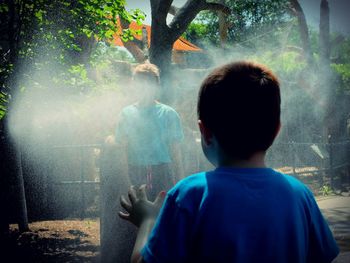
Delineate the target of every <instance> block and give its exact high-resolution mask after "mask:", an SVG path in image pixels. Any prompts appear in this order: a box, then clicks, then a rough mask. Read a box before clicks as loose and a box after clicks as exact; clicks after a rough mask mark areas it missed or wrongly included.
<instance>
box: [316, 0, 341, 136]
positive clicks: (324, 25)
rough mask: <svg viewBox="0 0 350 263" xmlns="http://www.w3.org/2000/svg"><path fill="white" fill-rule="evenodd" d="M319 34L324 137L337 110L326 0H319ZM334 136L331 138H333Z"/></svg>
mask: <svg viewBox="0 0 350 263" xmlns="http://www.w3.org/2000/svg"><path fill="white" fill-rule="evenodd" d="M319 30H320V35H319V53H320V68H319V73H320V76H319V80H320V85H319V86H320V92H321V94H323V100H324V105H325V109H324V120H323V122H324V125H323V127H324V131H323V134H324V137H325V138H327V137H328V136H333V134H334V133H335V130H334V129H335V127H336V124H335V122H336V120H337V111H336V109H335V102H336V101H335V100H336V91H335V89H334V87H332V86H331V83H330V82H331V68H330V34H329V5H328V1H327V0H321V4H320V28H319ZM334 139H336V138H333V140H334Z"/></svg>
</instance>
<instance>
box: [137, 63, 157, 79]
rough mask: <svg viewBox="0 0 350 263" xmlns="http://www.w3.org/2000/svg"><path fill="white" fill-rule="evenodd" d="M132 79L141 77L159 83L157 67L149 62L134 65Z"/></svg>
mask: <svg viewBox="0 0 350 263" xmlns="http://www.w3.org/2000/svg"><path fill="white" fill-rule="evenodd" d="M133 77H134V79H136V78H138V77H140V78H143V79H149V80H151V81H155V82H156V83H158V84H159V69H158V67H157V66H156V65H154V64H151V63H147V62H146V63H143V64H139V65H137V66H136V67H135V69H134V72H133Z"/></svg>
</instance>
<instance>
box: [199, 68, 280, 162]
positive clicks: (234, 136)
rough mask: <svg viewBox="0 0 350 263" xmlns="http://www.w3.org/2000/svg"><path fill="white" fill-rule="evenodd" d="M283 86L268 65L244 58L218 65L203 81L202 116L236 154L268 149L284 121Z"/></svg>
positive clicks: (243, 155) (242, 156) (240, 156)
mask: <svg viewBox="0 0 350 263" xmlns="http://www.w3.org/2000/svg"><path fill="white" fill-rule="evenodd" d="M280 104H281V97H280V89H279V81H278V79H277V77H276V76H275V75H274V74H273V73H272V72H271V70H269V69H268V68H267V67H266V66H264V65H260V64H257V63H254V62H246V61H240V62H235V63H230V64H226V65H224V66H221V67H219V68H216V69H215V70H214V71H213V72H212V73H210V74H209V75H208V76H207V77H206V78H205V80H204V81H203V83H202V85H201V87H200V90H199V95H198V106H197V111H198V117H199V119H200V120H201V121H202V122H203V123H204V125H205V126H206V127H208V128H209V129H210V130H211V131H212V132H213V134H214V135H215V137H216V138H217V140H218V143H219V144H220V146H221V147H222V149H223V151H224V152H225V153H226V154H228V155H229V156H231V157H233V158H238V159H248V158H249V157H251V156H252V154H254V153H255V152H257V151H266V150H267V149H268V148H269V147H270V146H271V144H272V143H273V141H274V138H275V136H276V133H277V131H278V128H279V124H280V111H281V110H280Z"/></svg>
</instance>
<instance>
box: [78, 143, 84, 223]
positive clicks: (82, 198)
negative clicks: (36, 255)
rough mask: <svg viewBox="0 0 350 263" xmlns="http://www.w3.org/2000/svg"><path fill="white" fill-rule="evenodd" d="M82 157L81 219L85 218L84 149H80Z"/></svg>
mask: <svg viewBox="0 0 350 263" xmlns="http://www.w3.org/2000/svg"><path fill="white" fill-rule="evenodd" d="M79 155H80V195H81V206H80V219H81V220H83V219H84V218H85V187H84V165H85V158H84V153H83V147H79Z"/></svg>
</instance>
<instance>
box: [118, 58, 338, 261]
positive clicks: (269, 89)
mask: <svg viewBox="0 0 350 263" xmlns="http://www.w3.org/2000/svg"><path fill="white" fill-rule="evenodd" d="M198 118H199V120H198V124H199V129H200V132H201V135H202V149H203V152H204V154H205V156H206V158H207V159H208V160H209V161H210V162H211V163H212V164H213V165H214V166H215V167H216V169H215V170H213V171H209V172H202V173H198V174H194V175H191V176H189V177H187V178H185V179H183V180H181V181H180V182H178V183H177V184H176V185H175V187H173V188H172V189H171V190H170V191H169V192H168V193H167V194H165V192H160V193H159V195H158V196H157V198H156V200H155V201H154V202H150V201H148V199H147V196H146V192H145V186H142V187H140V188H135V187H131V188H130V190H129V193H128V197H129V201H127V200H126V198H125V197H122V198H121V205H122V207H123V208H124V209H125V210H126V212H119V215H120V216H121V217H122V218H124V219H126V220H129V221H130V222H132V223H134V224H135V225H136V226H138V227H139V229H138V237H137V240H136V243H135V247H134V251H133V255H132V258H131V261H132V262H147V263H151V262H161V263H168V262H174V263H175V262H176V263H180V262H201V263H203V262H208V263H214V262H269V263H271V262H276V263H277V262H278V263H284V262H291V263H295V262H298V263H301V262H318V263H319V262H331V261H332V260H333V259H334V258H335V257H336V256H337V254H338V253H339V250H338V246H337V244H336V242H335V240H334V238H333V236H332V233H331V231H330V229H329V227H328V225H327V223H326V221H325V219H324V218H323V216H322V214H321V212H320V210H319V208H318V206H317V203H316V202H315V199H314V197H313V195H312V193H311V192H310V190H309V189H308V188H307V187H306V186H305V185H304V184H302V183H301V182H299V181H298V180H296V179H295V178H293V177H291V176H288V175H285V174H282V173H279V172H277V171H274V170H273V169H271V168H268V167H266V166H265V161H264V160H265V153H266V151H267V149H268V148H269V147H270V146H271V145H272V143H273V141H274V139H275V137H276V135H277V134H278V132H279V129H280V90H279V82H278V80H277V78H276V76H275V75H274V74H273V73H272V72H271V71H270V70H269V69H268V68H266V67H265V66H263V65H259V64H255V63H252V62H244V61H242V62H236V63H231V64H227V65H224V66H221V67H219V68H217V69H215V70H214V71H213V72H212V73H211V74H209V76H208V77H207V78H206V79H205V80H204V82H203V83H202V85H201V88H200V91H199V97H198ZM165 195H166V198H165V201H164V203H163V198H164V197H165ZM162 203H163V204H162ZM160 207H161V209H160V213H159V215H158V209H159V208H160Z"/></svg>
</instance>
